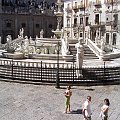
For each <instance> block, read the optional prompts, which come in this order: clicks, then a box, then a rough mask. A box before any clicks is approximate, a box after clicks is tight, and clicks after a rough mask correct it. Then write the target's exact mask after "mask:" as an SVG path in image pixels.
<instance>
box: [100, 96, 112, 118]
mask: <svg viewBox="0 0 120 120" xmlns="http://www.w3.org/2000/svg"><path fill="white" fill-rule="evenodd" d="M109 105H110V102H109V99H107V98H106V99H104V105H103V106H102V107H101V112H100V117H101V120H108V110H109Z"/></svg>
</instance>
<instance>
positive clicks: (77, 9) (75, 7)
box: [73, 5, 79, 13]
mask: <svg viewBox="0 0 120 120" xmlns="http://www.w3.org/2000/svg"><path fill="white" fill-rule="evenodd" d="M73 10H74V12H75V13H76V12H78V11H79V7H78V5H75V6H73Z"/></svg>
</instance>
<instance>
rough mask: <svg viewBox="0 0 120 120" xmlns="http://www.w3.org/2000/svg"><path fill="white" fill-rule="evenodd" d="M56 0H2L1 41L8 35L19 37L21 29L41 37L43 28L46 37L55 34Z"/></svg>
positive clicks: (0, 12) (0, 18)
mask: <svg viewBox="0 0 120 120" xmlns="http://www.w3.org/2000/svg"><path fill="white" fill-rule="evenodd" d="M55 9H56V4H55V0H46V1H45V0H0V23H1V24H0V36H1V43H5V42H6V36H7V35H11V37H12V39H15V38H17V37H18V34H19V30H20V29H21V28H23V29H24V36H28V37H30V36H31V37H32V38H35V37H36V36H38V37H39V35H40V31H41V30H42V29H43V31H44V37H51V36H53V33H52V29H54V30H55V29H56V26H57V25H56V24H57V21H56V16H55V15H54V10H55Z"/></svg>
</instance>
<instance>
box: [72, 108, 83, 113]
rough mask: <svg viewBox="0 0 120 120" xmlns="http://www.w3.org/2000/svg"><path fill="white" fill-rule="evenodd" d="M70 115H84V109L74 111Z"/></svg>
mask: <svg viewBox="0 0 120 120" xmlns="http://www.w3.org/2000/svg"><path fill="white" fill-rule="evenodd" d="M70 114H82V109H77V110H72V111H71V112H70Z"/></svg>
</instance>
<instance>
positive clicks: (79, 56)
mask: <svg viewBox="0 0 120 120" xmlns="http://www.w3.org/2000/svg"><path fill="white" fill-rule="evenodd" d="M75 47H76V48H77V54H76V67H77V68H78V69H79V70H77V71H76V75H77V77H80V76H82V70H81V68H82V65H83V59H84V47H83V45H82V39H80V40H79V42H78V43H76V45H75Z"/></svg>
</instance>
